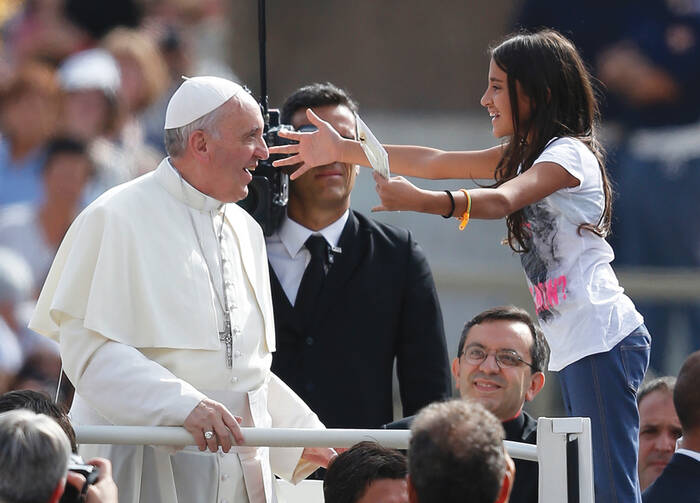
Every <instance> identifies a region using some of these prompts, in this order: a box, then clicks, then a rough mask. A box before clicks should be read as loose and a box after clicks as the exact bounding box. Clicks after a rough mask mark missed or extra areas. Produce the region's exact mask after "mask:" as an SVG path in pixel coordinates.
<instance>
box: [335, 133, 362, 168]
mask: <svg viewBox="0 0 700 503" xmlns="http://www.w3.org/2000/svg"><path fill="white" fill-rule="evenodd" d="M362 157H364V151H363V150H362V147H361V146H360V142H359V141H357V140H350V139H348V138H342V139H341V140H340V142H338V155H337V158H338V161H339V162H341V163H343V164H362V163H360V162H357V161H358V158H362Z"/></svg>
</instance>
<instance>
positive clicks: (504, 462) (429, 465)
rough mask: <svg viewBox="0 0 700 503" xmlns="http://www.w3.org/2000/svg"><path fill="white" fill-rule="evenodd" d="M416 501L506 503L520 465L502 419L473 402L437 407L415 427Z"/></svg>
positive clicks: (411, 461) (411, 464) (412, 472)
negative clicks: (507, 443) (509, 447)
mask: <svg viewBox="0 0 700 503" xmlns="http://www.w3.org/2000/svg"><path fill="white" fill-rule="evenodd" d="M411 433H412V435H411V442H410V444H409V447H408V492H409V500H410V501H411V503H453V502H454V503H458V502H459V503H462V502H464V501H469V502H470V503H504V502H506V501H508V497H509V495H510V489H511V487H512V484H513V477H514V472H515V467H514V465H513V461H512V460H511V459H510V457H508V455H507V453H506V452H505V449H504V447H503V439H504V432H503V427H502V426H501V423H500V421H499V420H498V419H497V418H496V416H494V415H493V414H492V413H490V412H489V411H487V410H486V409H485V408H484V407H483V406H482V405H481V404H479V403H477V402H473V401H468V400H464V399H462V400H451V401H449V402H442V403H434V404H431V405H429V406H427V407H426V408H425V409H423V410H422V411H421V412H420V413H419V414H418V416H417V417H416V419H415V421H414V422H413V425H412V426H411Z"/></svg>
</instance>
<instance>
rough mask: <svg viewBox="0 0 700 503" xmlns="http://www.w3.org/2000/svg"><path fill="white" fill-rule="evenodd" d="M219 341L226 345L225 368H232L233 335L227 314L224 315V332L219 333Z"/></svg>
mask: <svg viewBox="0 0 700 503" xmlns="http://www.w3.org/2000/svg"><path fill="white" fill-rule="evenodd" d="M219 340H220V341H221V342H223V343H225V344H226V368H229V369H230V368H233V334H232V333H231V320H230V319H229V317H228V313H225V314H224V330H223V332H219Z"/></svg>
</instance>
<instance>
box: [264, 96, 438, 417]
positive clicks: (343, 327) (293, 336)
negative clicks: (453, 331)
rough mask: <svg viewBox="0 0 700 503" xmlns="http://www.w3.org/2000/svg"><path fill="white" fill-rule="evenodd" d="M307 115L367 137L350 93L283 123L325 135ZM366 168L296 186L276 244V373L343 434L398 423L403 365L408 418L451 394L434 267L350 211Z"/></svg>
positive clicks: (289, 115)
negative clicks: (395, 400)
mask: <svg viewBox="0 0 700 503" xmlns="http://www.w3.org/2000/svg"><path fill="white" fill-rule="evenodd" d="M307 108H311V109H313V110H314V112H316V114H318V115H319V116H320V117H321V118H322V119H324V120H326V121H328V122H329V123H330V124H331V125H332V126H333V127H334V128H335V129H336V130H337V131H338V132H339V133H340V134H341V135H342V136H345V137H347V138H355V129H356V127H355V126H356V124H355V115H354V112H355V111H356V109H357V105H356V104H355V103H354V102H353V101H352V100H351V99H350V98H349V97H348V95H347V93H346V92H345V91H343V90H342V89H339V88H337V87H335V86H333V85H332V84H312V85H310V86H306V87H303V88H301V89H299V90H297V91H296V92H294V93H293V94H292V95H291V96H290V97H289V98H288V99H287V101H286V102H285V104H284V106H283V108H282V113H281V119H282V122H283V123H286V124H291V125H292V126H294V127H295V128H296V129H302V130H304V129H306V128H309V127H313V126H310V122H309V121H308V119H307V117H306V113H305V112H306V109H307ZM358 169H359V168H358V166H355V165H349V164H342V163H334V164H331V165H328V166H323V167H320V168H317V169H314V170H313V171H309V172H308V173H305V174H304V175H303V176H301V177H299V178H298V179H297V180H295V181H293V182H291V185H290V194H289V205H288V207H287V216H286V218H285V219H284V221H283V222H282V224H281V226H280V228H279V230H278V231H277V232H276V233H275V234H273V235H272V236H270V237H269V238H268V240H267V249H268V257H269V261H270V265H271V274H270V276H271V283H272V299H273V305H274V311H275V326H276V330H277V351H276V353H275V354H274V356H273V361H272V370H273V371H274V372H275V374H277V375H278V376H279V377H280V378H282V379H283V380H284V382H286V383H287V384H288V385H289V386H290V387H291V388H292V389H293V390H294V391H296V393H297V394H298V395H299V396H300V397H301V398H302V399H303V400H304V401H305V402H306V403H307V404H308V405H309V406H310V407H311V408H312V409H313V410H314V412H316V414H318V416H319V418H320V419H321V421H323V423H324V424H325V425H326V426H328V427H333V428H338V427H346V428H347V427H350V428H378V427H379V426H381V425H382V424H384V423H387V422H389V421H391V419H392V417H393V407H392V369H393V365H394V360H396V365H397V373H398V381H399V389H400V394H401V401H402V404H403V412H404V415H410V414H414V413H416V412H417V411H418V410H419V409H420V408H422V407H423V406H425V405H427V404H429V403H430V402H433V401H436V400H441V399H444V398H446V397H447V396H449V393H450V376H449V363H448V360H447V351H446V348H445V337H444V329H443V322H442V314H441V312H440V305H439V303H438V299H437V294H436V292H435V285H434V283H433V278H432V274H431V272H430V268H429V266H428V262H427V261H426V259H425V256H424V255H423V252H422V251H421V250H420V248H419V247H418V245H417V244H416V242H415V241H414V240H413V239H412V237H411V234H410V232H408V231H406V230H403V229H399V228H396V227H393V226H390V225H384V224H381V223H378V222H375V221H373V220H371V219H369V218H367V217H366V216H364V215H362V214H360V213H358V212H356V211H353V210H351V209H350V193H351V191H352V188H353V185H354V183H355V176H356V174H357V171H358Z"/></svg>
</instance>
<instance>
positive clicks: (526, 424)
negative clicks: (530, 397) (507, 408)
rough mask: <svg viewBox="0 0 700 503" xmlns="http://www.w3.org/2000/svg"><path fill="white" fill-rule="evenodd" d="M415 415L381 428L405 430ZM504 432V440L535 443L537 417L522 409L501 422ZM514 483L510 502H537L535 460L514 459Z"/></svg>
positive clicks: (536, 469)
mask: <svg viewBox="0 0 700 503" xmlns="http://www.w3.org/2000/svg"><path fill="white" fill-rule="evenodd" d="M414 418H415V416H410V417H404V418H403V419H399V420H398V421H394V422H393V423H389V424H385V425H384V426H382V428H387V429H389V430H407V429H409V428H410V427H411V424H412V423H413V419H414ZM501 424H502V425H503V429H504V430H505V432H506V440H511V441H513V442H523V443H526V444H533V445H536V444H537V419H535V418H533V417H532V416H531V415H530V414H528V413H527V412H525V411H523V412H522V413H521V414H520V415H519V416H518V417H516V418H515V419H511V420H510V421H506V422H504V423H501ZM513 461H514V462H515V484H513V491H512V492H511V495H510V500H509V501H510V503H537V487H538V476H539V470H538V465H537V463H536V462H535V461H527V460H525V459H514V460H513Z"/></svg>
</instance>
